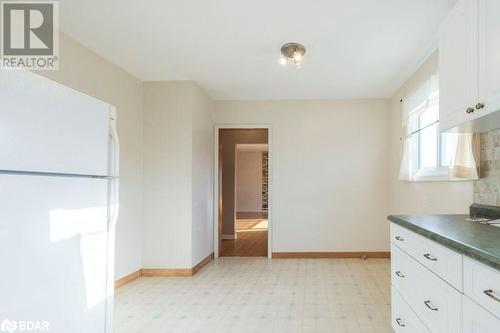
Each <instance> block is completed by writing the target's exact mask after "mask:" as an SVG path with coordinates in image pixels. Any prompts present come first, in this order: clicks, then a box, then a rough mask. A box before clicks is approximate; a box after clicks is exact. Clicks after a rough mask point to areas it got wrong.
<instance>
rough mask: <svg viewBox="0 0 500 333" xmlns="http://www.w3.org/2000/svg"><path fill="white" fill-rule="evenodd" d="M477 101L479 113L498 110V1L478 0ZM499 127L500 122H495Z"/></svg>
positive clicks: (499, 90)
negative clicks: (481, 106) (479, 105)
mask: <svg viewBox="0 0 500 333" xmlns="http://www.w3.org/2000/svg"><path fill="white" fill-rule="evenodd" d="M479 55H480V57H479V103H481V104H483V105H484V107H483V110H482V111H481V112H480V113H481V114H489V113H491V112H495V111H498V110H500V1H498V0H479ZM496 125H498V126H499V127H500V124H496Z"/></svg>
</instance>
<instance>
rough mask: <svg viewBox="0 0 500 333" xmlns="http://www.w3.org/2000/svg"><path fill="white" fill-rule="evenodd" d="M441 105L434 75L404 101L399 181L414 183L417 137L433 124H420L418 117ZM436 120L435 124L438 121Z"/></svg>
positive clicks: (416, 162)
mask: <svg viewBox="0 0 500 333" xmlns="http://www.w3.org/2000/svg"><path fill="white" fill-rule="evenodd" d="M438 105H439V79H438V76H437V74H436V75H432V76H431V77H430V78H429V79H428V80H427V81H426V82H424V84H422V85H421V86H419V87H418V88H417V89H415V90H414V91H413V92H412V93H410V94H409V95H408V96H407V97H405V98H404V99H403V113H402V119H401V120H402V126H403V129H404V137H403V153H402V158H401V164H400V168H399V179H400V180H406V181H412V180H413V175H414V174H415V172H416V171H417V168H418V161H417V160H416V157H417V150H418V146H417V136H416V135H415V133H416V132H418V131H420V130H421V129H422V128H423V127H424V126H428V125H431V124H432V120H431V122H430V123H424V124H422V123H420V122H419V121H418V117H419V116H420V115H421V114H422V113H424V112H425V111H427V110H429V109H430V108H438ZM437 114H438V113H437V112H436V118H435V119H434V120H433V121H434V122H436V121H438V118H437Z"/></svg>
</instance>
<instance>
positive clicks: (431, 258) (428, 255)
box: [424, 253, 438, 261]
mask: <svg viewBox="0 0 500 333" xmlns="http://www.w3.org/2000/svg"><path fill="white" fill-rule="evenodd" d="M424 257H425V258H427V259H429V260H430V261H437V260H438V259H437V258H436V257H433V256H431V255H430V253H426V254H424Z"/></svg>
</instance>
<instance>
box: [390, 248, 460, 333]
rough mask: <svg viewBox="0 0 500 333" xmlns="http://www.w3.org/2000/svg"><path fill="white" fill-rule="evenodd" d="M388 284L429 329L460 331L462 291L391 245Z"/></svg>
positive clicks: (449, 332)
mask: <svg viewBox="0 0 500 333" xmlns="http://www.w3.org/2000/svg"><path fill="white" fill-rule="evenodd" d="M391 252H392V255H391V256H392V263H391V266H392V269H391V270H392V272H393V275H392V285H393V287H394V288H395V289H397V290H398V291H399V292H400V294H401V295H402V296H403V297H404V299H405V301H406V302H407V303H408V304H409V306H410V307H411V309H412V310H413V312H414V313H415V314H416V316H417V317H418V318H420V320H421V322H422V323H423V325H424V326H425V327H426V328H427V329H428V330H429V332H439V333H457V332H461V331H462V294H461V293H460V292H458V291H457V290H456V289H454V288H453V287H452V286H450V285H449V284H447V283H446V282H444V281H443V280H442V279H441V278H439V277H438V276H436V275H434V273H432V272H431V271H429V270H428V269H427V268H425V267H424V266H423V265H422V264H420V263H419V262H418V261H416V260H415V259H413V258H412V257H410V256H409V255H407V254H406V253H405V252H403V251H402V250H401V249H399V248H398V247H397V246H395V245H392V246H391Z"/></svg>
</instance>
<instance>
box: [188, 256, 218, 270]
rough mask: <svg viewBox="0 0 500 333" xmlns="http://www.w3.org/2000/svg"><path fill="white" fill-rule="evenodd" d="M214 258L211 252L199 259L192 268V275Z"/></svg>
mask: <svg viewBox="0 0 500 333" xmlns="http://www.w3.org/2000/svg"><path fill="white" fill-rule="evenodd" d="M213 259H214V254H213V253H211V254H210V255H208V256H207V257H206V258H205V259H203V260H202V261H200V262H199V263H198V264H196V265H195V266H194V267H193V268H192V269H191V271H192V275H195V274H196V273H198V272H199V271H200V270H201V269H202V268H203V267H205V265H206V264H208V263H209V262H211V261H212V260H213Z"/></svg>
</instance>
